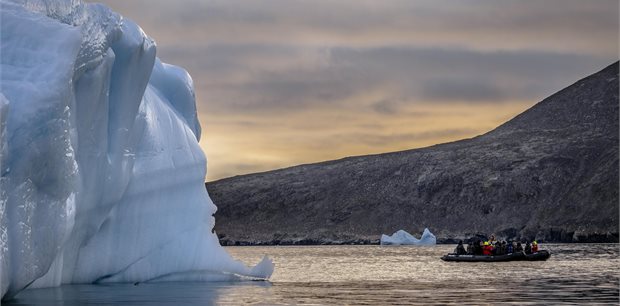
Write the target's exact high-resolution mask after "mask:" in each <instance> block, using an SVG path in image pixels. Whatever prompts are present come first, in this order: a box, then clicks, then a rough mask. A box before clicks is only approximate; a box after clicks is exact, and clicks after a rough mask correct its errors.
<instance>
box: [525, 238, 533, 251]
mask: <svg viewBox="0 0 620 306" xmlns="http://www.w3.org/2000/svg"><path fill="white" fill-rule="evenodd" d="M525 254H532V245H530V242H529V241H527V242H526V243H525Z"/></svg>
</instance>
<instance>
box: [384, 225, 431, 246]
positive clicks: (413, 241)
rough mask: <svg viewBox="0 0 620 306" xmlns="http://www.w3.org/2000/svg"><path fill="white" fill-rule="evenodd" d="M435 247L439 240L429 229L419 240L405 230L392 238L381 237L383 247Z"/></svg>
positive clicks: (425, 230)
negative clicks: (405, 245) (403, 245)
mask: <svg viewBox="0 0 620 306" xmlns="http://www.w3.org/2000/svg"><path fill="white" fill-rule="evenodd" d="M401 244H407V245H435V244H437V238H436V237H435V235H433V233H431V231H430V230H428V228H425V229H424V232H423V233H422V237H420V239H417V238H416V237H413V236H412V235H411V234H409V233H407V232H406V231H404V230H399V231H397V232H396V233H394V234H393V235H392V236H388V235H385V234H383V235H381V245H401Z"/></svg>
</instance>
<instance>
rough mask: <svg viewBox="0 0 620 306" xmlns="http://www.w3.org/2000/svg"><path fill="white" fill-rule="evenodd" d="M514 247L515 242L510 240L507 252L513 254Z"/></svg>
mask: <svg viewBox="0 0 620 306" xmlns="http://www.w3.org/2000/svg"><path fill="white" fill-rule="evenodd" d="M514 249H515V247H514V242H512V241H508V245H507V246H506V254H512V252H513V251H514Z"/></svg>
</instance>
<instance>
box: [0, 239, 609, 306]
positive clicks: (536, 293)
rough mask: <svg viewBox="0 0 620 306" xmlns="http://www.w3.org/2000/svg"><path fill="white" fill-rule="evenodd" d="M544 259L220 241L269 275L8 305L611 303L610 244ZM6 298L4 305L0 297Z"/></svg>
mask: <svg viewBox="0 0 620 306" xmlns="http://www.w3.org/2000/svg"><path fill="white" fill-rule="evenodd" d="M542 248H543V249H547V250H549V251H550V252H551V254H552V255H551V258H550V259H549V260H547V261H544V262H505V263H453V262H443V261H441V260H440V259H439V257H440V256H441V255H443V254H445V253H448V252H450V251H451V250H452V249H454V245H438V246H434V247H413V246H390V247H382V246H299V247H293V246H287V247H277V246H271V247H227V250H228V251H229V252H230V253H231V254H232V256H234V257H235V258H237V259H239V260H242V261H244V262H246V263H250V264H255V263H257V262H258V261H259V260H260V259H261V257H262V255H263V254H267V255H269V256H270V257H271V258H273V259H274V262H275V263H276V270H275V273H274V275H273V276H272V278H271V281H270V282H265V281H247V282H237V283H153V284H149V283H143V284H140V285H138V286H134V285H131V284H118V285H71V286H63V287H60V288H50V289H36V290H27V291H24V292H22V293H20V294H19V295H18V296H17V298H16V300H14V301H13V302H12V303H8V304H7V305H33V304H41V305H94V304H97V305H110V304H111V305H211V304H217V305H220V304H222V305H238V304H260V305H296V304H312V305H342V304H347V305H390V304H401V305H402V304H421V305H430V304H471V305H479V304H518V305H523V304H546V305H549V304H554V305H555V304H601V305H603V304H609V305H618V304H619V302H620V301H619V294H620V290H619V286H620V257H619V255H620V247H619V245H618V244H543V245H542ZM3 304H4V303H3Z"/></svg>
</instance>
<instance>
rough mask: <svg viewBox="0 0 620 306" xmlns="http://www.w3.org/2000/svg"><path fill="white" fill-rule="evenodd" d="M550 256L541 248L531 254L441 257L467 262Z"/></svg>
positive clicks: (540, 258) (536, 259)
mask: <svg viewBox="0 0 620 306" xmlns="http://www.w3.org/2000/svg"><path fill="white" fill-rule="evenodd" d="M549 257H551V254H550V253H549V251H546V250H541V251H538V252H536V253H532V254H525V253H511V254H506V255H497V256H488V255H456V254H448V255H444V256H442V257H441V259H442V260H443V261H469V262H502V261H519V260H524V261H538V260H547V259H549Z"/></svg>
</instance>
